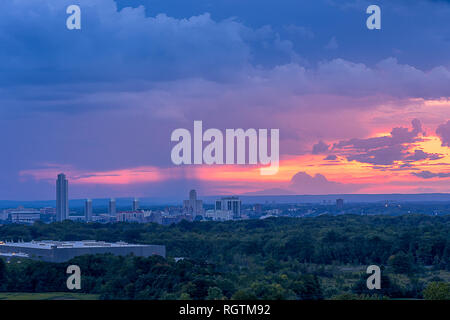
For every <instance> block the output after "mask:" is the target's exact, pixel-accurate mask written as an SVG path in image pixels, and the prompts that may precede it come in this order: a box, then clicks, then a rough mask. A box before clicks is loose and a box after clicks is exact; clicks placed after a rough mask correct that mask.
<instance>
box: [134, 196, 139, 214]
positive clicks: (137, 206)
mask: <svg viewBox="0 0 450 320" xmlns="http://www.w3.org/2000/svg"><path fill="white" fill-rule="evenodd" d="M138 210H139V199H138V198H134V200H133V211H138Z"/></svg>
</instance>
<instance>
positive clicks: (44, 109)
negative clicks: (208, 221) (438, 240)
mask: <svg viewBox="0 0 450 320" xmlns="http://www.w3.org/2000/svg"><path fill="white" fill-rule="evenodd" d="M77 2H78V4H79V5H80V7H81V8H82V19H83V20H82V30H81V31H69V30H67V29H66V28H65V18H66V17H67V14H66V13H65V9H66V7H67V6H68V5H69V4H72V1H68V0H58V1H56V0H35V1H32V2H31V1H21V0H15V1H4V2H2V3H0V40H1V43H2V45H1V46H2V50H0V74H1V75H2V76H1V77H0V115H1V117H0V137H1V139H0V150H2V152H3V154H4V155H5V156H3V157H1V158H0V174H1V175H2V176H3V177H4V179H2V182H0V198H1V199H24V200H25V199H52V198H54V186H53V184H54V175H55V173H57V172H59V171H64V172H66V173H68V175H69V177H70V178H71V182H72V183H71V186H72V188H71V190H72V191H71V196H73V197H100V196H109V195H111V196H133V195H137V196H152V195H155V194H165V195H167V196H172V195H173V196H180V195H183V194H185V193H186V192H187V190H189V189H190V188H192V187H196V188H198V189H199V191H200V192H199V193H202V192H203V193H215V194H218V193H226V194H231V193H249V192H259V191H260V192H265V191H264V190H266V191H267V190H287V191H289V192H293V193H312V194H318V193H319V194H320V193H330V192H331V193H350V192H387V193H390V192H450V179H447V178H449V177H450V174H448V172H447V171H448V169H447V168H448V164H449V153H448V148H449V147H450V124H449V123H450V122H449V121H448V120H449V119H450V56H449V54H448V53H449V52H450V40H449V39H450V21H449V20H448V16H450V4H448V3H446V2H435V1H425V0H420V1H417V2H416V3H414V4H410V3H409V2H407V1H400V0H399V1H382V4H381V7H382V12H383V27H382V30H381V31H375V32H373V31H369V30H367V29H366V28H365V18H366V16H367V15H366V14H365V7H367V3H368V2H366V1H356V0H355V1H339V2H334V1H325V0H323V1H322V0H321V1H317V2H314V3H313V4H312V3H311V4H301V3H299V2H294V1H278V2H276V1H269V0H264V1H261V2H258V3H256V2H252V1H251V2H249V3H248V4H247V5H244V4H242V3H240V2H239V3H238V2H237V1H228V2H227V1H223V0H220V1H206V0H202V1H196V2H195V4H193V5H192V6H187V5H186V3H185V2H181V1H178V0H170V1H165V2H163V1H144V0H143V1H138V0H135V1H131V0H130V1H125V0H120V1H119V0H118V1H117V2H116V1H113V0H98V1H95V3H93V2H92V1H87V0H79V1H77ZM250 3H251V4H250ZM255 6H258V7H259V9H260V10H259V11H258V14H256V13H255V10H254V8H255ZM272 13H274V14H272ZM275 13H279V14H282V16H279V15H277V14H275ZM319 16H320V17H323V18H322V19H318V18H317V17H319ZM419 16H420V17H422V20H421V19H417V20H415V22H414V23H411V22H408V21H410V20H411V18H412V17H419ZM411 34H413V35H414V36H413V38H414V39H411V37H410V35H411ZM330 44H332V45H330ZM194 120H202V121H203V123H204V125H205V126H207V127H211V128H219V129H225V128H279V129H280V151H281V165H282V167H281V170H280V172H279V174H278V175H277V176H276V177H270V178H266V179H263V178H261V177H259V176H257V175H256V172H257V170H256V169H257V168H252V167H248V166H240V167H233V168H228V167H221V166H213V167H208V166H206V167H195V168H194V167H193V168H189V167H176V168H174V167H173V165H172V164H171V161H170V150H171V147H172V144H171V142H170V133H171V132H172V131H173V130H174V129H176V128H188V129H192V125H193V121H194ZM308 190H309V192H308Z"/></svg>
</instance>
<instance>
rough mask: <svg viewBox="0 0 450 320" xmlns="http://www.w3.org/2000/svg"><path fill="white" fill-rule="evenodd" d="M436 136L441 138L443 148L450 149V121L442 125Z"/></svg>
mask: <svg viewBox="0 0 450 320" xmlns="http://www.w3.org/2000/svg"><path fill="white" fill-rule="evenodd" d="M436 134H437V135H438V136H439V137H440V138H441V142H442V146H443V147H450V120H449V121H447V122H446V123H444V124H441V125H440V126H439V127H438V128H437V129H436Z"/></svg>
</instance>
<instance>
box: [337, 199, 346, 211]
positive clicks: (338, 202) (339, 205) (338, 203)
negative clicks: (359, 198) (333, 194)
mask: <svg viewBox="0 0 450 320" xmlns="http://www.w3.org/2000/svg"><path fill="white" fill-rule="evenodd" d="M336 207H337V208H338V209H342V208H344V199H336Z"/></svg>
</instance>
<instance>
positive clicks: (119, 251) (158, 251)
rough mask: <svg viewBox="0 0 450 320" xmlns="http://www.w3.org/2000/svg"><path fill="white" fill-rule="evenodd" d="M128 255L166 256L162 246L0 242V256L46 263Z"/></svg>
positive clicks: (49, 241) (102, 243) (104, 243)
mask: <svg viewBox="0 0 450 320" xmlns="http://www.w3.org/2000/svg"><path fill="white" fill-rule="evenodd" d="M104 253H111V254H114V255H128V254H133V255H135V256H142V257H149V256H152V255H160V256H163V257H165V256H166V247H165V246H162V245H146V244H130V243H126V242H104V241H95V240H83V241H52V240H42V241H31V242H0V254H1V255H5V254H11V255H17V256H25V255H27V256H28V257H29V258H31V259H36V260H43V261H48V262H65V261H67V260H70V259H72V258H74V257H76V256H80V255H85V254H104Z"/></svg>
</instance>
